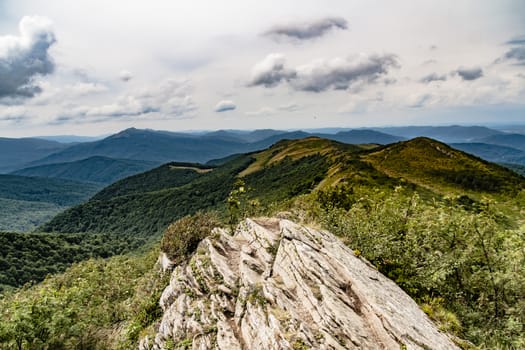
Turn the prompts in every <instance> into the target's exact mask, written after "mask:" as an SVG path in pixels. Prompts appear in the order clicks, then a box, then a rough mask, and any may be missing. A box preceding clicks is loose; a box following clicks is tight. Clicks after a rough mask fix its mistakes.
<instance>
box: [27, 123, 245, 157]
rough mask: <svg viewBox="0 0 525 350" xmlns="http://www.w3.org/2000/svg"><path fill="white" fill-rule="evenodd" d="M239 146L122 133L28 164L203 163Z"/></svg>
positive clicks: (214, 140)
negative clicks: (100, 160)
mask: <svg viewBox="0 0 525 350" xmlns="http://www.w3.org/2000/svg"><path fill="white" fill-rule="evenodd" d="M242 145H243V143H238V142H233V141H225V140H222V139H220V138H208V139H207V140H206V142H203V139H202V137H199V136H196V135H192V134H176V133H169V132H162V131H153V130H138V129H133V128H132V129H126V130H124V131H121V132H120V133H118V134H115V135H112V136H109V137H107V138H105V139H103V140H100V141H95V142H86V143H82V144H78V145H75V146H72V147H70V148H68V149H66V150H64V151H62V152H57V153H55V154H52V155H50V156H48V157H45V158H43V159H40V160H38V161H35V162H33V163H32V165H42V164H51V163H61V162H71V161H75V160H80V159H85V158H89V157H92V156H104V157H110V158H117V159H139V160H148V161H153V162H159V163H165V162H170V161H181V162H205V161H207V160H210V159H212V158H221V157H224V156H227V155H229V154H231V153H239V152H241V151H244V148H243V146H242Z"/></svg>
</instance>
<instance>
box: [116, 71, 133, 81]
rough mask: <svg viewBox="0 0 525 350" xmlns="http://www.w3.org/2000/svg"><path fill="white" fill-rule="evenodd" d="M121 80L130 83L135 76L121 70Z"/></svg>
mask: <svg viewBox="0 0 525 350" xmlns="http://www.w3.org/2000/svg"><path fill="white" fill-rule="evenodd" d="M119 79H120V80H122V81H124V82H128V81H130V80H131V79H133V74H132V73H131V72H130V71H128V70H121V71H120V73H119Z"/></svg>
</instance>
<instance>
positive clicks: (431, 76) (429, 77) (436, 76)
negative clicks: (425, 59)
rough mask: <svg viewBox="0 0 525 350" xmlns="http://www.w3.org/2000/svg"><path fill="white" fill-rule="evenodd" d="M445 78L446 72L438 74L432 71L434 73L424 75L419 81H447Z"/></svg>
mask: <svg viewBox="0 0 525 350" xmlns="http://www.w3.org/2000/svg"><path fill="white" fill-rule="evenodd" d="M445 80H447V76H446V75H444V74H441V75H440V74H437V73H432V74H429V75H426V76H424V77H423V78H421V79H420V80H419V81H420V82H422V83H431V82H433V81H445Z"/></svg>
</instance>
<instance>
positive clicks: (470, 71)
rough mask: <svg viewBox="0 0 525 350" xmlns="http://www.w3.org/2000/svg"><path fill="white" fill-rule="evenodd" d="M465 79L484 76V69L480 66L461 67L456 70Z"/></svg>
mask: <svg viewBox="0 0 525 350" xmlns="http://www.w3.org/2000/svg"><path fill="white" fill-rule="evenodd" d="M455 73H456V74H458V75H459V76H460V77H461V79H463V80H476V79H479V78H481V77H482V76H483V70H482V69H481V68H479V67H472V68H464V67H460V68H458V69H457V70H456V71H455Z"/></svg>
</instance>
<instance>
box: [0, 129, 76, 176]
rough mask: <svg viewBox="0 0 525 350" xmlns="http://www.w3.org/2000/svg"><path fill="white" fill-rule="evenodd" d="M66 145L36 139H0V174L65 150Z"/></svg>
mask: <svg viewBox="0 0 525 350" xmlns="http://www.w3.org/2000/svg"><path fill="white" fill-rule="evenodd" d="M67 147H68V145H65V144H62V143H58V142H55V141H48V140H41V139H37V138H21V139H11V138H4V137H0V150H1V152H0V173H7V172H10V171H13V170H15V169H18V168H21V167H23V166H24V165H25V164H27V163H29V162H32V161H34V160H37V159H40V158H42V157H46V156H47V155H50V154H52V153H55V152H57V151H60V150H63V149H65V148H67Z"/></svg>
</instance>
